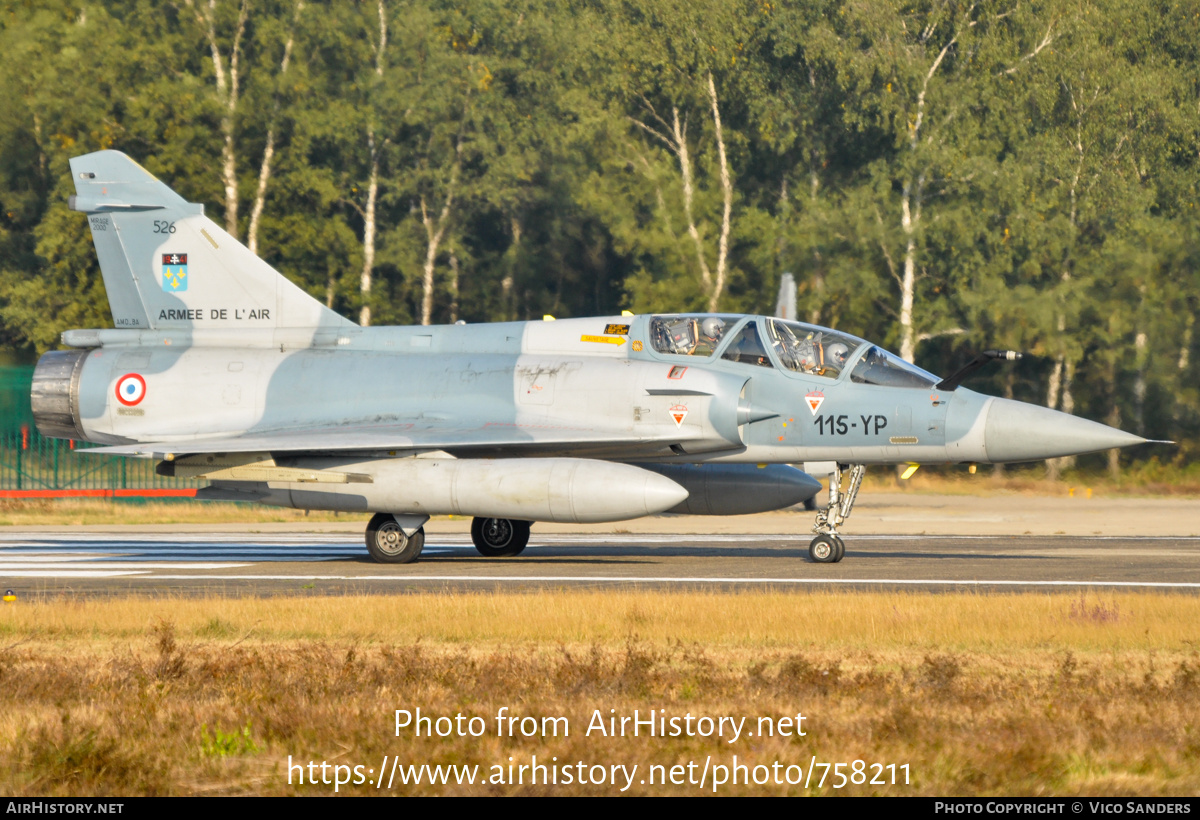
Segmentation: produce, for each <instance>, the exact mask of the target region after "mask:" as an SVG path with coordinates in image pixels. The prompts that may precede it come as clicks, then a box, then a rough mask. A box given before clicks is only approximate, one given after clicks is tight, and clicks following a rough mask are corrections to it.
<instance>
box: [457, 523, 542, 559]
mask: <svg viewBox="0 0 1200 820" xmlns="http://www.w3.org/2000/svg"><path fill="white" fill-rule="evenodd" d="M471 540H472V541H473V542H475V549H477V550H479V554H480V555H482V556H484V557H486V558H504V557H507V556H511V555H520V554H521V551H522V550H524V549H525V545H526V544H528V543H529V522H528V521H514V520H512V519H511V518H476V519H473V520H472V521H471Z"/></svg>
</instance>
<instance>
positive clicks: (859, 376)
mask: <svg viewBox="0 0 1200 820" xmlns="http://www.w3.org/2000/svg"><path fill="white" fill-rule="evenodd" d="M743 320H745V321H743ZM650 344H651V346H652V347H653V348H654V349H655V350H656V351H657V352H659V353H666V354H669V355H676V356H703V357H706V358H707V357H711V356H713V355H714V354H716V353H718V352H720V354H721V358H722V359H725V360H727V361H733V362H739V363H741V364H749V365H754V366H757V367H770V368H775V367H781V368H783V369H784V370H789V371H792V372H793V373H798V374H802V375H805V376H816V377H818V378H824V379H831V380H832V379H837V378H839V377H840V376H841V375H842V373H843V371H845V369H846V368H847V367H850V368H851V371H850V380H851V381H852V382H856V383H858V384H872V385H878V386H881V387H917V388H922V389H924V388H929V387H933V386H934V385H935V384H937V383H938V381H939V379H938V377H937V376H934V375H933V374H931V373H927V372H926V371H924V370H922V369H921V368H919V367H917V366H916V365H914V364H910V363H909V362H906V361H904V360H903V359H901V358H900V357H898V356H896V355H894V354H892V353H889V352H887V351H886V350H884V349H883V348H880V347H878V346H876V345H873V344H871V343H870V342H866V341H864V340H862V339H860V338H858V337H857V336H851V335H849V334H848V333H842V332H840V331H837V330H831V329H829V328H827V327H820V326H818V325H809V324H804V323H803V322H791V321H787V320H784V319H775V318H772V317H767V316H764V317H744V316H738V315H729V314H681V315H675V316H653V317H651V319H650Z"/></svg>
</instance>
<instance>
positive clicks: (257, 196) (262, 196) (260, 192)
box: [246, 0, 304, 254]
mask: <svg viewBox="0 0 1200 820" xmlns="http://www.w3.org/2000/svg"><path fill="white" fill-rule="evenodd" d="M303 8H304V0H296V11H295V13H294V14H293V15H292V30H291V31H289V32H288V39H287V43H285V44H284V46H283V60H282V61H280V64H279V77H280V79H281V80H282V79H283V77H285V76H286V75H287V70H288V64H289V63H290V62H291V59H292V46H293V44H294V43H295V41H296V24H297V23H298V22H300V12H301V10H303ZM278 115H279V99H278V98H276V99H275V100H274V101H273V103H272V109H271V124H270V126H269V127H268V128H267V144H266V145H265V146H264V147H263V158H262V165H260V166H259V169H258V189H257V190H256V191H255V192H254V205H253V206H252V207H251V208H250V227H249V229H248V230H247V233H246V247H248V248H249V249H250V253H253V254H257V253H258V225H259V222H260V220H261V219H262V213H263V207H264V206H265V204H266V199H267V183H268V182H269V181H270V179H271V160H272V159H273V158H274V156H275V118H276V117H277V116H278Z"/></svg>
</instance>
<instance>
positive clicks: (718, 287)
mask: <svg viewBox="0 0 1200 820" xmlns="http://www.w3.org/2000/svg"><path fill="white" fill-rule="evenodd" d="M708 96H709V99H710V100H711V101H712V115H713V127H714V129H715V131H716V136H717V158H718V161H719V162H720V166H721V199H722V203H723V205H724V209H723V211H722V215H721V238H720V240H719V241H718V243H717V276H716V281H715V282H714V283H713V289H712V293H710V294H709V297H708V312H709V313H716V312H717V304H718V303H719V302H720V300H721V293H722V292H723V291H724V290H725V271H726V267H727V259H728V256H729V220H730V216H731V214H732V212H733V182H732V181H731V180H730V178H729V163H728V161H727V160H726V158H725V137H724V135H723V134H722V132H721V110H720V109H719V108H718V107H717V87H716V85H715V84H714V83H713V76H712V72H711V71H710V72H709V73H708Z"/></svg>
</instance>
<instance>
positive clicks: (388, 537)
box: [367, 513, 428, 564]
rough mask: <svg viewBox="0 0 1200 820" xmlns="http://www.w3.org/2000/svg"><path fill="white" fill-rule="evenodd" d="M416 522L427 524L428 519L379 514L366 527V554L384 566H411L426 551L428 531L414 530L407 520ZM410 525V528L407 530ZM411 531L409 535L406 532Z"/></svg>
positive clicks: (415, 528)
mask: <svg viewBox="0 0 1200 820" xmlns="http://www.w3.org/2000/svg"><path fill="white" fill-rule="evenodd" d="M412 518H416V519H417V521H419V522H420V524H424V523H425V521H426V520H428V517H418V516H407V515H405V516H400V520H397V517H396V516H394V515H391V514H389V513H376V514H375V515H374V516H372V517H371V521H370V523H368V524H367V552H369V553H371V557H372V558H374V559H375V560H376V561H378V562H379V563H381V564H411V563H412V562H413V561H416V560H417V559H418V558H419V557H420V556H421V550H422V549H424V548H425V528H424V527H423V526H420V524H418V526H416V527H412V526H411V524H412V523H414V522H412V521H409V520H407V519H412ZM404 525H408V526H404ZM405 530H408V532H405Z"/></svg>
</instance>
